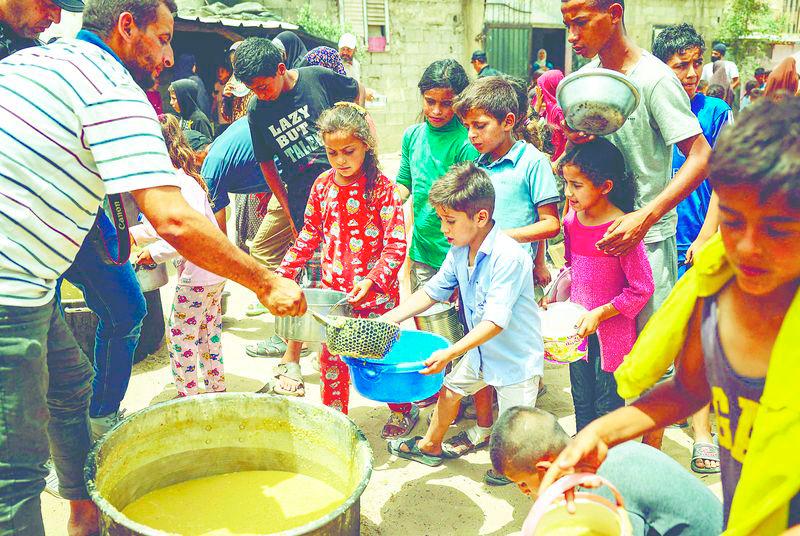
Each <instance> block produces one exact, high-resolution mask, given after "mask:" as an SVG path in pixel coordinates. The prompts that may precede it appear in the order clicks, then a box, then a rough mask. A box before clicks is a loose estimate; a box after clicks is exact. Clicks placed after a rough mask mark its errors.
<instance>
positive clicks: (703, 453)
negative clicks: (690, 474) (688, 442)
mask: <svg viewBox="0 0 800 536" xmlns="http://www.w3.org/2000/svg"><path fill="white" fill-rule="evenodd" d="M698 460H708V461H712V462H717V464H719V447H718V446H717V445H715V444H713V443H705V442H700V443H695V444H694V446H693V447H692V461H691V463H690V464H689V466H690V467H691V468H692V471H694V472H695V473H698V474H701V475H713V474H716V473H719V466H717V467H698V466H697V461H698ZM703 465H705V464H703Z"/></svg>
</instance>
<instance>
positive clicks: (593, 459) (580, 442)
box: [539, 425, 608, 513]
mask: <svg viewBox="0 0 800 536" xmlns="http://www.w3.org/2000/svg"><path fill="white" fill-rule="evenodd" d="M607 454H608V445H606V443H605V442H604V441H603V440H602V439H601V438H600V436H599V435H598V434H597V433H596V432H594V429H593V428H592V426H591V425H590V426H587V427H586V428H584V429H583V430H581V431H580V432H579V433H578V435H576V436H575V437H574V438H573V439H572V441H570V443H569V444H568V445H567V447H566V448H565V449H564V450H562V451H561V454H559V455H558V458H556V460H555V461H554V462H553V464H552V465H551V466H550V468H549V469H548V470H547V473H545V475H544V478H542V482H541V484H539V494H540V495H541V494H542V493H544V491H545V490H546V489H547V488H548V487H550V486H551V485H552V484H553V483H554V482H555V481H556V480H558V479H559V478H561V477H563V476H566V475H569V474H572V473H596V472H597V468H598V467H600V465H601V464H602V463H603V462H604V461H605V459H606V455H607ZM566 495H567V510H568V511H569V512H570V513H575V500H574V499H575V493H574V491H573V492H567V494H566Z"/></svg>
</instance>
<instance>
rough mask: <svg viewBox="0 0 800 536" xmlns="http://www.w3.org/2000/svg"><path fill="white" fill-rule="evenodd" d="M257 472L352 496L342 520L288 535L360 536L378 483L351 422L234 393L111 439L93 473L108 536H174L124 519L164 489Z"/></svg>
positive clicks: (139, 416)
mask: <svg viewBox="0 0 800 536" xmlns="http://www.w3.org/2000/svg"><path fill="white" fill-rule="evenodd" d="M257 470H281V471H291V472H297V473H302V474H307V475H309V476H313V477H315V478H321V479H323V480H324V481H326V482H327V483H329V484H331V485H333V486H335V487H338V488H339V489H340V490H341V491H342V492H344V494H345V496H347V500H346V501H345V502H344V504H342V505H341V506H340V507H339V508H337V509H336V510H334V511H333V512H331V513H329V514H327V515H325V516H324V517H321V518H320V519H317V520H315V521H312V522H310V523H307V524H306V525H303V526H301V527H298V528H296V529H292V530H289V531H285V532H281V533H280V534H281V535H283V536H295V535H300V534H313V535H323V534H324V535H334V534H335V535H340V534H341V535H356V534H358V533H359V524H360V497H361V494H362V493H363V491H364V489H365V488H366V486H367V483H368V482H369V478H370V475H371V474H372V450H371V449H370V447H369V443H368V441H367V440H366V438H365V437H364V434H363V433H362V432H361V431H360V430H359V429H358V428H357V427H356V425H355V424H353V422H352V421H351V420H350V419H348V418H347V417H346V416H344V415H343V414H341V413H339V412H338V411H334V410H332V409H330V408H327V407H324V406H318V405H312V404H310V403H308V402H305V401H303V400H298V399H297V398H289V397H280V396H271V395H259V394H253V393H225V394H215V395H208V396H193V397H188V398H183V399H177V400H171V401H169V402H164V403H161V404H156V405H154V406H151V407H149V408H147V409H144V410H142V411H139V412H137V413H135V414H133V415H131V416H130V417H129V418H127V419H125V420H124V421H122V422H121V423H120V424H118V425H117V426H115V427H114V428H113V429H112V430H111V431H110V432H109V433H108V434H106V435H105V436H104V437H103V438H101V439H100V441H98V442H97V443H96V444H95V447H94V449H92V452H91V453H90V454H89V458H88V461H87V463H86V470H85V474H86V483H87V487H88V490H89V494H90V496H91V498H92V500H93V501H94V502H95V504H96V505H97V506H98V508H99V509H100V528H101V532H102V534H105V535H111V536H131V535H137V536H140V535H141V536H166V533H164V532H161V531H158V530H154V529H151V528H148V527H146V526H144V525H141V524H138V523H134V522H133V521H131V520H130V519H128V518H127V517H126V516H124V515H123V514H122V513H121V510H122V509H124V508H125V507H126V506H127V505H128V504H130V503H132V502H133V501H134V500H136V499H138V498H139V497H141V496H143V495H144V494H146V493H149V492H151V491H153V490H155V489H159V488H163V487H166V486H170V485H172V484H177V483H179V482H183V481H186V480H191V479H195V478H203V477H207V476H213V475H217V474H223V473H230V472H236V471H257ZM220 493H224V491H223V490H221V491H220ZM263 533H264V534H271V531H270V527H264V531H263Z"/></svg>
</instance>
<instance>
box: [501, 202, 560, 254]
mask: <svg viewBox="0 0 800 536" xmlns="http://www.w3.org/2000/svg"><path fill="white" fill-rule="evenodd" d="M536 210H537V212H538V214H539V221H537V222H536V223H532V224H530V225H526V226H524V227H517V228H515V229H506V230H505V231H503V232H504V233H506V234H507V235H508V236H510V237H511V238H513V239H514V240H516V241H517V242H520V243H522V244H527V243H528V242H536V241H537V240H547V239H548V238H553V237H554V236H556V235H557V234H558V231H559V229H561V222H560V221H559V219H558V205H557V204H556V203H550V204H548V205H543V206H540V207H538V208H537V209H536Z"/></svg>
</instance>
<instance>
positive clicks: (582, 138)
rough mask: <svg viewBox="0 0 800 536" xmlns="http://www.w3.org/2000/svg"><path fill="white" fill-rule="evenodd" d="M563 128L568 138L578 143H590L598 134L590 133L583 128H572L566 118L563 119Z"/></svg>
mask: <svg viewBox="0 0 800 536" xmlns="http://www.w3.org/2000/svg"><path fill="white" fill-rule="evenodd" d="M561 129H562V130H563V131H564V135H565V136H566V137H567V139H568V140H569V141H571V142H572V143H574V144H576V145H581V144H582V143H589V142H590V141H594V140H596V139H597V136H595V135H594V134H589V133H588V132H583V131H581V130H572V129H571V128H569V125H568V124H567V121H566V119H565V120H564V121H561Z"/></svg>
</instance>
